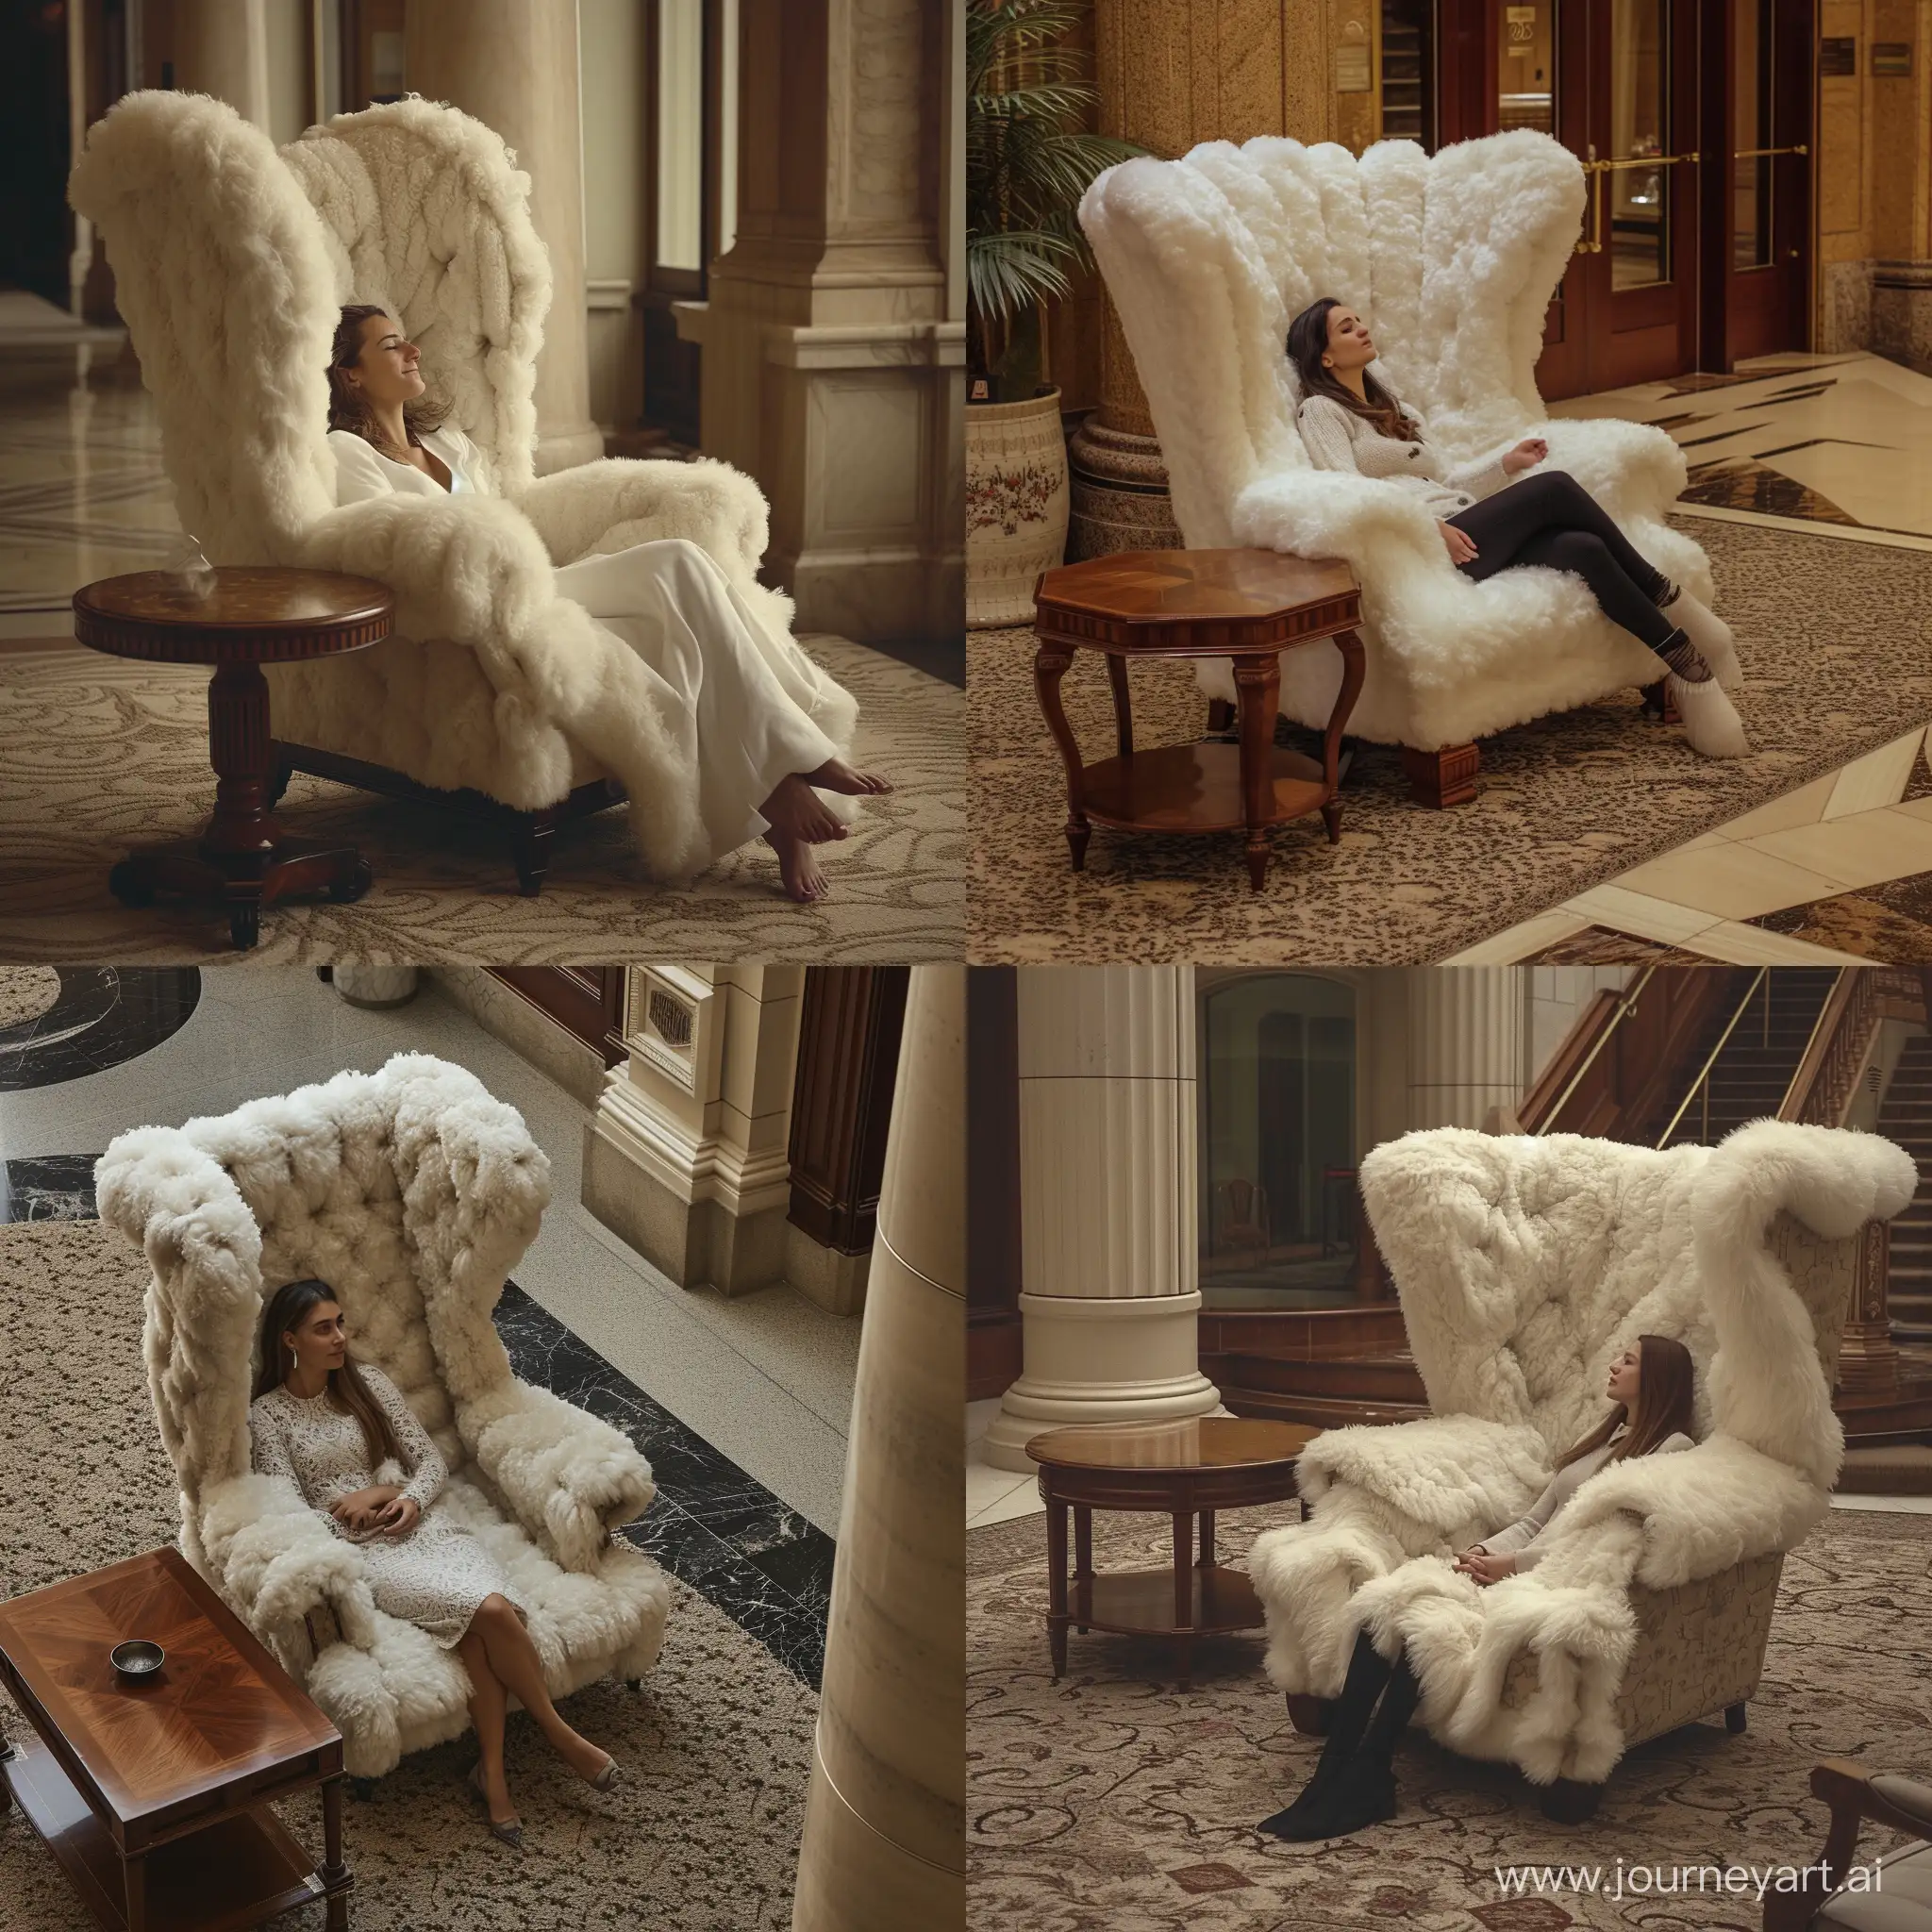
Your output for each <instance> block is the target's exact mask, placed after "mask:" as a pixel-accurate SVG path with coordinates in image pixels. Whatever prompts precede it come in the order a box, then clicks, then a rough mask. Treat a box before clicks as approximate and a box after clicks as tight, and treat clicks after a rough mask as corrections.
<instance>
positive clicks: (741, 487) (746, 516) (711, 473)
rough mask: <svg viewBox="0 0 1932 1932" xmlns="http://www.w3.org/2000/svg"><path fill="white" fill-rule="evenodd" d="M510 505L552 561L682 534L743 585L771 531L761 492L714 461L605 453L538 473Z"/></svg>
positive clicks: (571, 560)
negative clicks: (531, 528)
mask: <svg viewBox="0 0 1932 1932" xmlns="http://www.w3.org/2000/svg"><path fill="white" fill-rule="evenodd" d="M516 507H517V508H519V509H520V510H522V511H523V513H524V514H525V516H526V517H528V518H529V520H530V521H531V523H533V524H534V525H536V526H537V532H538V535H539V536H541V538H542V540H543V542H544V546H545V547H546V548H547V549H548V551H549V553H550V558H551V561H552V562H553V563H558V564H563V563H575V562H576V561H577V559H578V558H584V557H592V556H601V555H604V554H605V553H607V552H609V551H613V550H624V549H627V548H628V547H629V546H630V545H631V544H633V543H648V542H651V541H655V540H658V539H659V538H664V537H683V538H686V539H688V540H689V541H691V542H693V543H695V544H697V545H698V547H699V548H700V549H702V550H706V551H708V552H709V553H710V555H711V556H712V557H714V558H716V559H717V560H718V562H719V563H720V564H722V565H723V566H724V571H725V574H726V575H728V576H730V577H731V578H732V580H733V581H734V582H738V583H743V582H748V581H749V580H750V579H751V578H753V577H754V576H756V575H757V573H758V565H759V563H760V562H761V561H762V560H763V558H764V554H765V545H766V543H767V542H768V541H770V535H771V515H770V510H769V508H768V507H767V505H766V503H765V497H764V492H763V491H761V490H760V489H759V488H758V485H757V484H756V483H754V482H753V481H752V479H751V478H750V477H749V476H747V475H744V473H743V472H742V471H741V470H735V469H733V468H732V467H731V465H730V464H729V463H722V462H719V461H717V460H716V459H715V458H699V459H698V460H697V461H696V462H690V463H680V462H671V461H666V460H663V459H654V460H647V461H639V460H637V459H636V458H629V457H605V458H600V459H599V460H598V461H596V462H591V463H580V464H579V465H578V466H577V467H576V468H575V469H573V470H558V472H556V474H555V475H549V476H542V477H540V478H539V479H538V480H537V481H536V482H535V483H533V484H532V485H531V486H530V487H529V489H527V490H526V491H524V492H523V494H522V495H521V496H519V497H518V498H517V499H516Z"/></svg>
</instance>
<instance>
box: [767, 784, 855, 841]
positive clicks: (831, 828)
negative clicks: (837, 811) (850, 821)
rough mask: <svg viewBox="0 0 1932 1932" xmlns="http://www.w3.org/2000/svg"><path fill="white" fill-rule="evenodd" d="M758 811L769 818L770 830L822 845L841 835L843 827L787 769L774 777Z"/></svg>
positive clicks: (813, 793)
mask: <svg viewBox="0 0 1932 1932" xmlns="http://www.w3.org/2000/svg"><path fill="white" fill-rule="evenodd" d="M758 813H759V816H760V817H763V818H766V819H769V820H770V821H771V823H772V828H773V830H774V831H782V832H787V833H790V834H791V837H792V838H793V839H802V840H804V841H806V842H807V843H808V844H811V845H824V844H826V843H829V842H830V841H832V840H834V839H842V838H844V837H845V827H844V826H843V825H842V824H840V823H839V821H838V820H837V819H835V818H834V817H833V816H832V813H831V810H830V808H828V807H827V806H826V804H825V801H824V799H823V798H821V797H820V796H819V795H818V793H817V792H815V791H813V790H812V789H811V786H810V785H809V784H808V782H807V780H806V779H805V778H804V777H803V776H802V775H801V774H798V773H797V772H788V773H787V774H785V776H784V777H782V778H780V779H779V780H778V782H777V784H776V785H775V786H774V787H773V788H772V795H771V797H769V798H768V799H766V800H765V802H764V804H762V805H761V806H759V807H758Z"/></svg>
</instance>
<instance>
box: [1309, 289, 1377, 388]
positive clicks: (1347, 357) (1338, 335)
mask: <svg viewBox="0 0 1932 1932" xmlns="http://www.w3.org/2000/svg"><path fill="white" fill-rule="evenodd" d="M1374 359H1375V343H1374V338H1373V337H1372V336H1371V335H1370V334H1369V325H1368V324H1367V323H1365V322H1364V321H1363V320H1362V319H1361V317H1360V316H1358V315H1357V313H1356V312H1355V310H1354V309H1353V308H1343V307H1342V306H1341V303H1339V302H1338V303H1337V304H1336V305H1335V307H1334V308H1331V309H1330V310H1329V311H1328V346H1327V348H1326V349H1325V350H1324V352H1323V355H1322V366H1323V368H1324V369H1327V370H1331V371H1333V372H1334V373H1335V374H1337V375H1341V373H1343V372H1344V371H1346V370H1350V369H1363V368H1366V367H1367V366H1368V364H1369V363H1371V362H1373V361H1374Z"/></svg>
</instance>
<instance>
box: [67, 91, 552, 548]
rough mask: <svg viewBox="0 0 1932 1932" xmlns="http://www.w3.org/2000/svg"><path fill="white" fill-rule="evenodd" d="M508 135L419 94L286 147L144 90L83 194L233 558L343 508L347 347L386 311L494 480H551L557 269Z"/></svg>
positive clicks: (180, 454) (200, 494) (206, 520)
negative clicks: (549, 320) (549, 376)
mask: <svg viewBox="0 0 1932 1932" xmlns="http://www.w3.org/2000/svg"><path fill="white" fill-rule="evenodd" d="M529 187H530V180H529V176H528V175H525V174H523V173H521V172H520V171H519V170H518V169H517V168H516V167H515V165H514V161H513V158H512V157H511V155H510V154H509V151H508V149H507V148H506V147H505V146H504V144H503V142H502V140H501V138H500V137H499V136H497V135H496V134H494V133H492V132H491V130H490V129H489V128H488V127H486V126H484V125H483V124H482V123H481V122H479V121H475V120H473V119H472V118H471V117H470V116H469V115H467V114H463V113H460V112H458V110H457V109H456V108H447V107H441V106H438V105H436V104H435V103H432V102H428V101H424V100H419V99H417V98H416V97H415V96H413V95H411V96H409V97H408V98H407V99H404V100H401V101H395V102H391V103H390V104H388V105H385V106H381V107H375V108H366V109H365V110H363V111H362V112H361V113H358V114H341V115H338V116H337V117H336V118H335V119H334V120H333V121H330V122H328V123H326V124H325V125H321V126H317V127H311V128H309V129H308V131H307V132H306V133H305V134H304V135H303V136H302V137H301V138H300V139H299V140H297V141H294V142H291V143H290V144H289V145H288V146H287V147H285V148H282V149H280V150H277V149H276V147H275V144H274V142H271V141H270V140H269V138H268V136H267V135H266V134H264V133H263V132H262V131H261V130H260V129H259V128H258V127H256V126H254V125H252V124H251V123H249V122H247V121H244V120H243V119H242V117H241V115H239V114H238V113H237V112H236V111H235V109H234V108H231V107H229V106H228V105H227V104H226V103H225V102H223V101H217V100H213V99H210V98H209V97H208V96H207V95H204V94H183V93H175V92H165V91H158V90H148V91H144V92H137V93H131V94H128V95H126V96H125V97H124V98H123V99H122V100H121V101H119V102H118V103H117V104H116V105H115V106H114V107H113V108H110V109H109V110H108V113H107V114H106V115H104V116H103V117H102V118H101V120H99V121H98V122H96V123H95V124H94V125H93V126H92V128H90V129H89V131H88V141H87V149H86V152H85V153H84V154H83V155H82V156H81V158H80V159H79V160H78V161H77V162H76V163H75V168H74V172H73V175H72V177H71V178H70V181H69V185H68V194H69V198H70V199H71V200H72V202H73V204H74V206H75V208H76V209H78V210H79V211H80V212H81V213H82V214H85V215H86V216H88V217H89V219H90V220H92V222H93V223H94V224H95V225H96V226H97V227H98V228H99V229H100V231H101V233H102V235H103V237H104V238H105V240H106V242H107V245H108V256H109V258H110V259H111V260H112V262H113V265H114V275H115V291H116V300H117V302H118V303H119V306H120V308H121V313H122V316H123V318H124V319H125V322H126V324H127V327H128V333H129V335H130V337H131V338H132V340H133V343H134V348H135V352H136V354H137V355H138V356H139V357H140V358H141V367H142V380H143V381H144V383H145V384H146V386H147V388H148V390H149V391H150V392H151V393H152V394H153V396H154V398H155V402H156V406H157V410H158V415H159V418H160V425H161V442H162V454H163V459H164V461H165V463H166V465H167V471H168V476H169V479H170V481H171V482H172V483H173V484H174V486H175V496H176V501H177V506H178V508H179V511H180V515H181V521H182V524H183V526H184V527H185V528H187V529H190V530H192V531H194V532H195V534H196V535H197V536H198V537H200V538H201V540H202V541H203V543H204V545H205V546H206V548H207V549H208V556H209V557H210V558H211V559H212V560H213V561H215V562H217V563H230V562H233V563H241V562H281V561H287V560H292V558H293V554H294V544H295V542H296V541H297V540H298V539H299V537H300V535H301V533H302V532H303V531H305V530H306V529H307V528H308V526H309V525H311V524H313V523H314V522H315V521H316V520H317V519H319V518H320V517H322V516H323V515H325V513H326V512H327V511H328V510H330V509H332V508H334V504H335V463H334V458H333V457H332V455H331V453H330V451H329V448H328V443H327V440H326V439H327V431H328V384H327V377H326V374H325V372H326V370H327V367H328V352H329V344H330V341H331V340H332V338H333V336H334V333H335V327H336V322H337V318H338V315H339V313H340V310H341V308H342V306H343V305H345V304H347V303H350V302H374V303H378V304H380V305H381V306H383V307H384V308H388V309H389V310H390V312H391V314H393V315H395V316H396V317H397V319H398V320H399V321H400V322H401V323H402V325H403V326H404V328H405V329H406V330H407V331H408V334H409V335H410V337H411V338H412V340H414V341H417V342H418V343H420V344H421V346H422V349H423V364H424V373H425V376H427V377H428V378H429V380H430V384H431V387H432V389H433V390H435V391H438V392H440V393H441V394H443V395H444V396H446V397H447V399H448V400H449V401H450V403H451V405H452V408H451V416H450V420H451V422H452V423H453V424H454V425H456V426H457V427H458V428H460V429H461V430H462V431H463V432H464V433H465V434H466V435H467V436H469V438H470V439H471V441H474V442H475V444H476V446H477V448H478V450H479V451H480V452H481V453H482V457H483V462H482V464H481V466H480V475H479V478H478V480H479V481H480V482H481V483H482V484H483V485H484V487H486V488H487V489H490V490H492V491H496V492H497V493H499V494H503V495H507V496H512V497H513V496H515V495H516V494H517V492H518V491H521V490H522V489H524V488H525V487H526V486H527V485H528V483H529V482H530V480H531V477H532V475H533V474H534V461H535V452H536V439H537V417H536V406H535V401H534V396H535V386H536V362H537V352H538V350H539V349H540V348H541V346H542V341H543V318H544V315H545V314H546V313H547V311H548V309H549V306H550V291H551V283H550V267H549V259H548V257H547V255H546V254H545V252H544V248H543V244H542V242H541V240H540V239H539V237H538V235H537V231H536V229H535V227H534V226H533V225H532V224H531V221H530V216H529V207H528V202H529Z"/></svg>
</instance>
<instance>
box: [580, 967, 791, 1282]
mask: <svg viewBox="0 0 1932 1932" xmlns="http://www.w3.org/2000/svg"><path fill="white" fill-rule="evenodd" d="M804 988H805V968H804V967H802V966H673V965H668V964H666V965H659V966H641V967H634V968H632V969H631V974H630V980H629V984H628V989H627V994H626V1000H625V1005H626V1008H627V1013H626V1018H625V1047H626V1048H627V1050H628V1051H627V1055H626V1058H625V1062H624V1064H623V1065H621V1066H617V1067H613V1068H612V1069H611V1070H610V1072H609V1073H608V1074H607V1075H606V1076H605V1082H604V1091H603V1093H602V1095H601V1097H600V1098H599V1100H598V1103H597V1110H596V1112H595V1113H594V1114H592V1115H591V1120H590V1122H589V1124H587V1125H586V1127H585V1129H584V1190H583V1200H584V1206H585V1207H586V1208H589V1209H590V1210H591V1213H592V1214H594V1215H595V1216H596V1217H597V1219H598V1220H599V1221H601V1222H603V1223H604V1224H605V1225H606V1226H607V1227H609V1228H611V1229H613V1230H614V1231H615V1232H616V1233H618V1234H620V1235H622V1236H623V1237H624V1239H625V1241H628V1242H629V1243H630V1244H631V1246H632V1247H634V1248H635V1249H637V1251H638V1252H639V1253H640V1254H641V1255H642V1256H643V1257H645V1258H646V1259H647V1260H649V1261H650V1262H651V1263H652V1265H653V1266H654V1267H657V1268H660V1269H662V1270H663V1272H664V1273H665V1274H668V1275H670V1277H671V1278H672V1279H673V1280H674V1281H675V1282H678V1283H680V1284H681V1285H682V1286H684V1287H686V1288H696V1287H700V1286H706V1287H712V1288H716V1289H718V1290H719V1291H721V1292H723V1293H725V1294H747V1293H749V1292H751V1291H753V1290H754V1289H759V1288H766V1287H769V1286H770V1285H771V1284H772V1283H773V1282H774V1281H776V1280H778V1279H779V1278H780V1277H781V1276H782V1275H783V1274H784V1272H785V1255H786V1246H787V1240H786V1237H787V1231H788V1225H789V1224H788V1223H787V1221H786V1218H785V1217H786V1213H787V1210H788V1209H789V1208H790V1207H791V1160H790V1158H789V1155H788V1152H787V1149H788V1147H789V1144H790V1140H791V1082H792V1074H793V1072H794V1069H795V1068H796V1066H797V1062H798V1017H799V1000H800V998H801V996H802V994H803V992H804Z"/></svg>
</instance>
